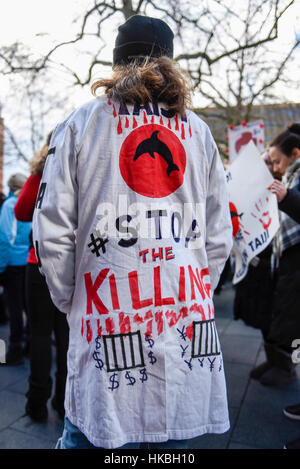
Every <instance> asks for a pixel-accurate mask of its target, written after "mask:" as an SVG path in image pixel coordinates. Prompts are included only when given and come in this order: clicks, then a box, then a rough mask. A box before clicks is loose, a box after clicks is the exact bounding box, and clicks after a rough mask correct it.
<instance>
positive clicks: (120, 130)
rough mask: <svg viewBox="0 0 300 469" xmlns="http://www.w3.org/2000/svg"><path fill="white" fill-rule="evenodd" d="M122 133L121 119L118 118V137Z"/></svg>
mask: <svg viewBox="0 0 300 469" xmlns="http://www.w3.org/2000/svg"><path fill="white" fill-rule="evenodd" d="M122 132H123V129H122V122H121V117H120V116H119V123H118V135H120V134H121V133H122Z"/></svg>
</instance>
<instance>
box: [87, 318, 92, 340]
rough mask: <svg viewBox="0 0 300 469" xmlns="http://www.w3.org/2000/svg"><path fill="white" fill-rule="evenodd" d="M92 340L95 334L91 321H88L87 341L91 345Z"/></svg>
mask: <svg viewBox="0 0 300 469" xmlns="http://www.w3.org/2000/svg"><path fill="white" fill-rule="evenodd" d="M92 338H93V332H92V329H91V321H90V320H87V321H86V340H87V341H88V343H89V344H90V343H91V341H92Z"/></svg>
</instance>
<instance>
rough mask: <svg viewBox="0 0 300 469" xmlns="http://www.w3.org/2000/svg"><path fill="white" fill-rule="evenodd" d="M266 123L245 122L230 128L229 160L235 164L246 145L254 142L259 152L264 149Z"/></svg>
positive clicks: (260, 121)
mask: <svg viewBox="0 0 300 469" xmlns="http://www.w3.org/2000/svg"><path fill="white" fill-rule="evenodd" d="M264 139H265V136H264V123H263V121H262V120H259V121H256V122H244V123H243V124H242V125H238V126H235V127H234V126H230V127H229V129H228V146H229V160H230V163H233V162H234V161H235V159H236V158H237V157H238V156H239V155H240V154H241V151H242V150H243V148H245V145H247V144H248V143H249V142H250V141H252V142H254V144H255V146H256V147H257V148H258V151H259V152H260V153H262V151H263V149H264Z"/></svg>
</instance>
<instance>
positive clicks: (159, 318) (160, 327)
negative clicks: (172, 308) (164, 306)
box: [155, 311, 164, 335]
mask: <svg viewBox="0 0 300 469" xmlns="http://www.w3.org/2000/svg"><path fill="white" fill-rule="evenodd" d="M155 321H156V324H157V335H160V334H161V333H162V331H163V329H164V322H163V313H162V311H157V312H156V313H155Z"/></svg>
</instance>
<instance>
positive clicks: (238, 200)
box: [226, 142, 279, 284]
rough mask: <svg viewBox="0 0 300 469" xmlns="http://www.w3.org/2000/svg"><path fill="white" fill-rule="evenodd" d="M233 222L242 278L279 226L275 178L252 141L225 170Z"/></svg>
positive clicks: (237, 275)
mask: <svg viewBox="0 0 300 469" xmlns="http://www.w3.org/2000/svg"><path fill="white" fill-rule="evenodd" d="M226 178H227V182H228V188H229V194H230V212H231V219H232V225H233V237H234V246H233V253H234V255H235V273H234V277H233V284H236V283H238V282H239V281H240V280H242V279H243V278H244V277H245V276H246V274H247V271H248V265H249V262H250V261H251V259H253V258H254V257H256V256H257V255H258V254H259V253H260V252H262V251H263V250H264V249H265V248H266V247H267V246H268V244H269V243H270V242H271V240H272V238H273V237H274V236H275V234H276V232H277V230H278V228H279V218H278V206H277V199H276V197H275V195H274V194H272V193H271V192H270V191H269V190H268V189H267V186H268V185H269V184H270V183H271V181H272V180H273V177H272V175H271V173H270V172H269V170H268V168H267V166H266V165H265V163H264V161H263V159H262V158H261V156H260V154H259V152H258V150H257V148H256V147H255V145H254V143H253V142H250V143H248V144H247V146H246V147H245V148H244V149H243V150H242V152H241V154H240V156H239V157H238V158H237V159H236V160H235V161H234V163H232V164H231V165H230V166H229V168H228V171H227V173H226Z"/></svg>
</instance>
